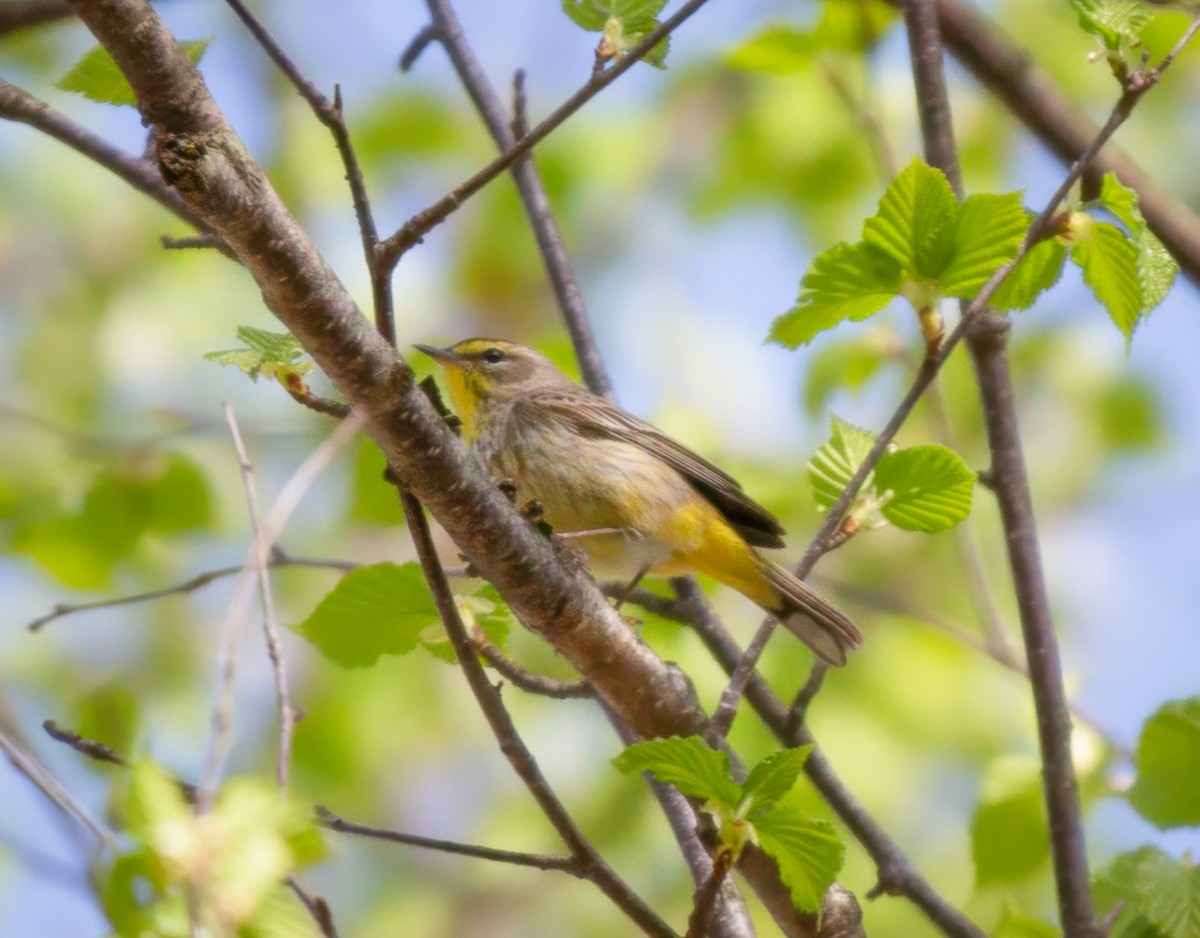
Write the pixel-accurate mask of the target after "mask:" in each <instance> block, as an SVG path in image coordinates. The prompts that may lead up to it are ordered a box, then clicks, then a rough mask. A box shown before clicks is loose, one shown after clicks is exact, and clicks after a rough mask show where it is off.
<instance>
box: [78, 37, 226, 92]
mask: <svg viewBox="0 0 1200 938" xmlns="http://www.w3.org/2000/svg"><path fill="white" fill-rule="evenodd" d="M210 42H212V39H211V38H209V39H189V40H185V41H183V42H181V43H179V46H180V48H181V49H183V51H184V52H185V53H186V54H187V57H188V58H189V59H191V61H192V64H193V65H198V64H199V63H200V59H202V58H203V57H204V52H205V50H206V49H207V48H208V44H209V43H210ZM58 87H59V88H60V89H61V90H63V91H74V92H76V93H77V94H81V95H83V96H84V97H85V98H88V99H89V100H91V101H96V102H99V103H100V104H132V105H136V104H137V96H136V95H135V94H134V93H133V89H132V88H131V87H130V86H129V82H128V80H127V79H126V78H125V76H124V74H122V72H121V70H120V69H119V68H118V67H117V63H116V62H114V61H113V58H112V56H111V55H109V54H108V52H107V51H106V50H105V48H104V47H103V46H95V47H93V48H92V49H90V50H89V51H88V52H86V53H84V55H83V58H81V59H80V60H79V61H78V62H76V63H75V64H74V65H73V66H71V70H70V71H69V72H67V74H65V75H64V76H63V77H62V78H61V79H59V81H58Z"/></svg>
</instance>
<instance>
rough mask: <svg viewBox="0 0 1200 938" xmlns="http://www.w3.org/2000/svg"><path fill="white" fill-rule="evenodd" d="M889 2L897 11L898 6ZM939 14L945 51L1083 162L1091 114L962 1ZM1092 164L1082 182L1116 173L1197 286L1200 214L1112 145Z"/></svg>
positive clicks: (1060, 151)
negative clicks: (1136, 197)
mask: <svg viewBox="0 0 1200 938" xmlns="http://www.w3.org/2000/svg"><path fill="white" fill-rule="evenodd" d="M891 2H892V3H894V4H896V5H899V3H900V0H891ZM937 8H938V18H939V21H940V24H941V31H942V34H943V35H944V37H945V42H946V46H947V47H948V48H949V49H950V51H951V52H953V53H954V55H955V57H956V58H957V59H958V60H959V61H960V62H962V63H963V65H965V66H966V67H967V68H968V69H969V70H970V71H971V73H972V74H973V75H974V76H975V77H976V78H977V79H978V80H979V81H980V82H981V83H982V84H983V85H984V86H985V87H986V88H987V89H988V90H989V91H991V92H992V93H993V94H994V95H996V97H998V98H999V99H1000V100H1001V101H1003V102H1004V103H1005V104H1006V105H1008V108H1009V109H1010V110H1011V111H1012V112H1013V113H1014V114H1015V115H1016V116H1017V117H1018V118H1019V119H1020V120H1021V121H1022V122H1024V124H1025V125H1026V126H1027V127H1028V128H1029V129H1030V130H1031V131H1032V132H1033V133H1034V134H1036V135H1037V136H1038V138H1039V139H1040V140H1041V141H1042V142H1043V143H1044V144H1045V145H1046V146H1047V147H1049V148H1050V149H1051V150H1052V151H1053V152H1054V153H1055V154H1057V155H1058V157H1059V158H1060V159H1062V160H1063V161H1064V162H1067V163H1075V162H1081V161H1084V153H1085V151H1086V150H1087V149H1088V146H1089V144H1090V143H1091V142H1092V141H1093V140H1095V139H1096V137H1097V135H1098V134H1099V129H1100V128H1099V126H1098V125H1097V124H1096V122H1095V121H1094V120H1093V119H1092V118H1091V116H1090V115H1088V114H1087V113H1086V112H1085V111H1084V110H1082V109H1081V108H1080V107H1079V106H1078V105H1076V104H1075V103H1074V102H1073V101H1072V100H1071V98H1070V97H1069V96H1068V95H1067V94H1066V93H1065V92H1064V91H1063V90H1062V88H1060V87H1059V86H1058V85H1057V84H1056V83H1055V81H1054V79H1053V78H1051V77H1050V75H1048V74H1047V73H1046V72H1045V71H1044V70H1042V69H1040V68H1038V66H1037V64H1036V63H1035V62H1034V61H1033V60H1032V58H1031V56H1030V54H1029V53H1028V51H1026V50H1025V49H1022V48H1021V47H1020V46H1018V45H1017V44H1016V43H1015V42H1013V40H1012V39H1011V38H1010V37H1009V36H1008V35H1007V34H1006V33H1005V31H1004V30H1003V29H1002V28H1001V26H1000V24H999V23H997V22H996V21H995V20H993V19H991V18H989V17H988V16H987V15H986V14H984V13H983V12H981V11H980V10H978V9H976V8H975V7H974V6H972V5H970V4H968V3H966V2H964V0H937ZM1087 162H1088V164H1089V165H1088V166H1087V168H1086V170H1085V172H1084V179H1086V180H1089V181H1094V182H1096V183H1097V184H1098V183H1099V180H1100V177H1101V176H1103V175H1104V174H1105V173H1107V172H1112V173H1115V174H1116V175H1117V177H1118V178H1119V179H1120V180H1121V182H1122V183H1124V184H1125V185H1127V186H1129V187H1131V188H1132V189H1134V190H1135V191H1136V192H1137V194H1138V203H1139V205H1140V207H1141V210H1142V214H1143V215H1145V216H1146V221H1147V222H1148V223H1149V225H1150V228H1151V230H1152V231H1153V232H1154V233H1155V234H1156V235H1158V237H1159V238H1160V239H1161V240H1162V242H1163V244H1165V245H1166V247H1167V250H1169V251H1170V252H1171V254H1172V255H1173V256H1174V257H1175V259H1176V260H1177V261H1179V263H1180V266H1181V267H1182V268H1183V270H1184V271H1185V272H1186V273H1187V275H1188V277H1190V278H1191V280H1192V282H1193V283H1200V216H1197V215H1196V213H1195V212H1194V211H1193V210H1192V209H1191V208H1190V207H1189V206H1188V205H1187V203H1186V202H1184V201H1183V200H1182V199H1180V198H1177V197H1175V196H1173V195H1172V194H1171V193H1169V192H1167V191H1166V190H1164V189H1163V188H1162V186H1160V185H1159V184H1158V183H1156V182H1155V181H1154V179H1153V178H1152V177H1151V176H1150V174H1149V173H1147V172H1146V171H1145V170H1144V169H1142V168H1141V167H1140V166H1139V165H1138V164H1137V163H1136V162H1135V161H1134V160H1133V159H1132V158H1131V157H1130V156H1129V155H1128V154H1126V153H1124V152H1122V151H1121V150H1119V149H1117V148H1115V147H1105V148H1104V149H1103V150H1102V151H1100V152H1099V153H1096V154H1094V156H1093V157H1092V158H1090V159H1089V160H1088V161H1087Z"/></svg>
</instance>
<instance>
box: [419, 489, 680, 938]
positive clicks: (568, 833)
mask: <svg viewBox="0 0 1200 938" xmlns="http://www.w3.org/2000/svg"><path fill="white" fill-rule="evenodd" d="M400 499H401V503H402V505H403V507H404V517H405V520H406V521H407V522H408V529H409V531H410V533H411V534H412V538H413V543H414V545H415V546H416V549H417V558H418V560H419V561H420V563H421V569H422V570H423V571H424V573H425V581H426V583H427V584H428V585H429V589H430V591H431V592H432V593H433V599H434V604H435V605H436V607H437V610H438V614H439V615H440V616H441V619H442V623H443V625H444V626H445V628H446V634H447V635H448V636H449V638H450V643H451V644H452V645H453V646H454V652H455V654H456V655H457V656H458V662H459V665H460V666H461V668H462V670H463V673H464V674H465V675H466V678H467V683H468V684H469V685H470V687H471V691H472V693H474V695H475V699H476V701H477V702H478V704H479V708H480V709H481V710H482V711H483V714H484V717H485V718H486V719H487V721H488V725H489V726H490V727H491V728H492V732H493V734H495V736H496V739H497V741H498V742H499V743H500V749H501V751H502V752H503V753H504V755H505V757H506V758H507V759H508V761H509V764H510V765H511V766H512V767H513V770H514V771H515V772H516V773H517V776H518V777H519V778H520V779H521V781H522V782H524V783H525V787H526V788H528V789H529V793H530V794H531V795H533V798H534V800H535V801H536V802H537V803H538V806H539V807H540V808H541V809H542V813H543V814H545V815H546V818H547V820H549V821H550V823H551V824H552V825H553V827H554V829H555V830H556V831H557V832H558V835H559V836H560V837H561V838H562V840H563V843H565V844H566V846H567V849H568V850H569V851H570V853H571V856H572V857H573V858H574V859H575V860H576V861H577V862H578V863H579V864H580V875H582V876H584V877H586V878H587V879H589V880H591V881H592V882H593V883H595V884H596V885H597V886H598V887H599V888H600V890H601V891H602V892H603V893H604V894H605V895H606V896H608V897H609V899H611V900H612V901H613V903H614V904H615V905H616V906H617V907H618V908H619V909H620V910H621V911H622V912H624V913H625V914H626V915H627V916H629V918H630V919H632V920H633V921H634V922H636V923H637V924H638V926H639V927H640V928H641V929H642V930H643V931H645V932H646V933H647V934H649V935H657V936H661V938H672V936H675V932H674V931H673V930H672V929H671V927H670V926H669V925H667V923H666V922H664V921H663V920H662V919H661V918H659V916H658V915H657V914H656V913H655V912H654V910H653V909H651V908H650V907H649V906H648V905H646V903H645V902H644V901H643V900H642V899H641V898H640V897H639V896H638V895H637V894H636V893H634V892H633V891H632V890H631V889H630V888H629V886H628V885H626V883H625V882H624V881H623V880H622V879H621V878H620V877H619V876H617V874H616V873H615V872H613V870H612V868H611V867H610V866H609V865H608V864H607V863H606V862H605V861H604V859H603V858H602V857H601V856H600V855H599V854H598V853H597V852H596V848H595V847H594V846H593V845H592V843H591V841H589V840H588V839H587V837H586V836H585V835H584V834H583V832H582V831H581V830H580V829H579V828H578V826H576V824H575V821H574V820H573V819H572V818H571V815H570V814H569V813H568V812H567V809H566V808H565V807H564V805H563V803H562V802H561V801H560V800H559V799H558V796H557V795H556V794H555V793H554V790H553V789H552V788H551V787H550V784H549V782H547V780H546V778H545V776H544V775H542V772H541V769H540V768H539V767H538V764H537V761H536V760H535V759H534V757H533V754H532V753H531V752H530V751H529V750H528V749H527V748H526V746H525V743H524V742H523V741H522V740H521V737H520V734H519V733H518V732H517V728H516V725H515V724H514V723H513V721H512V717H511V715H510V714H509V712H508V710H507V709H506V708H505V706H504V702H503V701H502V700H501V698H500V693H499V691H497V689H496V688H495V687H493V686H492V684H491V682H490V681H489V680H488V677H487V673H486V672H485V671H484V669H483V665H482V664H480V662H479V658H478V656H477V655H476V653H475V649H474V646H473V645H472V644H471V639H470V636H469V635H468V634H467V629H466V626H465V625H463V621H462V618H461V616H460V615H459V613H458V606H457V604H456V603H455V601H454V594H453V593H452V592H451V591H450V585H449V583H448V582H447V581H446V577H445V575H444V574H443V573H442V568H441V565H440V564H439V562H438V558H437V552H436V550H435V549H434V546H433V540H432V538H431V537H430V534H429V522H428V521H427V520H426V518H425V513H424V511H423V510H422V509H421V506H420V503H419V502H418V501H417V500H416V499H415V498H414V497H413V496H411V495H409V494H407V493H402V494H401V496H400Z"/></svg>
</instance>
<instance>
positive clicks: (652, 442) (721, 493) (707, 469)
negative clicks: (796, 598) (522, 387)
mask: <svg viewBox="0 0 1200 938" xmlns="http://www.w3.org/2000/svg"><path fill="white" fill-rule="evenodd" d="M524 403H525V404H527V405H529V406H532V407H537V408H546V409H549V410H552V411H554V412H555V413H556V415H557V416H558V417H559V418H560V419H562V420H564V421H567V422H570V423H573V424H575V426H576V427H577V428H578V429H579V431H580V432H581V433H585V434H588V435H591V436H602V437H608V438H610V439H614V440H621V441H622V442H625V443H632V444H633V445H634V446H638V447H640V448H641V449H644V450H645V451H646V452H648V453H650V454H652V455H654V456H657V457H658V458H659V459H661V460H662V461H663V462H665V463H666V464H667V465H669V466H671V468H673V469H674V470H675V471H676V472H678V473H679V474H680V475H682V476H683V477H684V478H685V479H687V481H688V483H689V484H690V485H691V486H692V488H694V489H695V490H696V491H697V492H699V493H700V494H701V495H703V496H704V497H705V498H706V499H707V500H708V501H709V502H710V503H711V504H712V506H713V507H714V508H716V509H717V510H718V511H719V512H720V513H721V514H722V515H723V516H724V517H725V519H726V520H727V521H728V522H729V523H730V524H731V525H732V526H733V528H734V529H735V530H736V531H737V532H738V534H740V535H741V536H742V537H743V538H744V539H745V540H746V541H747V543H749V544H752V545H754V546H755V547H783V546H784V542H783V534H784V530H783V527H782V526H781V525H780V523H779V521H778V520H777V519H776V518H775V516H774V515H772V514H771V513H770V512H769V511H767V510H766V509H765V508H763V507H762V505H760V504H758V503H757V502H756V501H754V500H753V499H752V498H750V497H749V496H748V495H747V494H746V493H745V492H743V491H742V487H741V485H739V484H738V482H737V480H736V479H734V478H733V477H732V476H730V475H729V474H728V473H726V472H723V471H722V470H721V469H718V468H717V467H716V466H714V465H713V464H712V463H711V462H709V461H708V460H707V459H705V458H704V457H703V456H700V455H698V454H696V453H693V452H692V451H691V450H690V449H688V448H687V447H686V446H683V445H681V444H680V443H677V442H675V441H674V440H672V439H671V438H670V437H669V436H667V435H666V434H665V433H663V432H662V431H661V430H658V429H656V428H654V427H652V426H650V424H648V423H646V422H645V421H644V420H640V419H638V418H637V417H635V416H633V414H630V413H627V412H626V411H624V410H621V408H619V407H617V406H615V405H613V404H610V403H609V402H608V401H606V400H604V398H602V397H597V396H596V395H595V394H592V393H591V392H589V391H585V390H583V389H582V388H579V389H575V388H571V389H563V388H555V389H553V390H547V391H544V392H535V393H533V394H531V395H529V397H527V398H526V399H525V401H524Z"/></svg>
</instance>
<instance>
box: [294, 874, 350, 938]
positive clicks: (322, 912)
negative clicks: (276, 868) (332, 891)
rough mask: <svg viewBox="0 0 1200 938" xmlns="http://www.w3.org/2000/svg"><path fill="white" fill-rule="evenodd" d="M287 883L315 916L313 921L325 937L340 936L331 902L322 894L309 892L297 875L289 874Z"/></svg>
mask: <svg viewBox="0 0 1200 938" xmlns="http://www.w3.org/2000/svg"><path fill="white" fill-rule="evenodd" d="M287 884H288V888H290V889H291V890H292V892H293V893H295V895H296V898H297V899H299V900H300V903H301V904H302V905H303V906H304V908H306V909H308V914H309V915H311V916H312V917H313V921H314V922H316V923H317V927H318V928H319V929H321V935H322V936H323V938H338V930H337V925H335V924H334V921H333V912H332V910H330V908H329V903H328V902H326V901H325V900H324V899H323V898H322V897H321V896H317V895H313V893H311V892H309V891H308V889H306V888H305V886H304V884H303V883H301V882H300V880H299V879H298V878H297V877H295V876H289V877H288V879H287Z"/></svg>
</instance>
